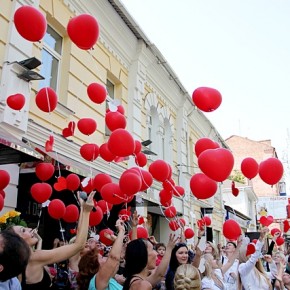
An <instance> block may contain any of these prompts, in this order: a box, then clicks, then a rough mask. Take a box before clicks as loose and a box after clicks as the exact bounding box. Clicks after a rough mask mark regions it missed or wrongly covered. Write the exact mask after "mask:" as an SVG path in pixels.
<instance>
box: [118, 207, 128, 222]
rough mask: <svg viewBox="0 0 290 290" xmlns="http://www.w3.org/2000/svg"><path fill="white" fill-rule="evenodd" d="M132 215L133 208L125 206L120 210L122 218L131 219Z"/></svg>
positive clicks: (119, 215) (119, 214)
mask: <svg viewBox="0 0 290 290" xmlns="http://www.w3.org/2000/svg"><path fill="white" fill-rule="evenodd" d="M130 216H131V208H130V207H128V209H126V208H123V209H121V210H120V211H119V213H118V217H119V218H121V219H122V220H123V221H125V222H126V221H129V220H130Z"/></svg>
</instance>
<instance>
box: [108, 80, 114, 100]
mask: <svg viewBox="0 0 290 290" xmlns="http://www.w3.org/2000/svg"><path fill="white" fill-rule="evenodd" d="M106 86H107V92H108V95H109V96H110V98H111V99H112V100H114V98H115V85H114V84H113V83H112V82H110V81H109V80H107V84H106Z"/></svg>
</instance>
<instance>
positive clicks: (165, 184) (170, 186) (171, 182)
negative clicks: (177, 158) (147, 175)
mask: <svg viewBox="0 0 290 290" xmlns="http://www.w3.org/2000/svg"><path fill="white" fill-rule="evenodd" d="M162 186H163V188H164V189H165V190H167V191H172V190H173V187H174V186H175V182H174V180H173V179H170V180H165V181H164V182H163V183H162Z"/></svg>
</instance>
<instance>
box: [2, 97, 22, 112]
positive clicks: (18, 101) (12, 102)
mask: <svg viewBox="0 0 290 290" xmlns="http://www.w3.org/2000/svg"><path fill="white" fill-rule="evenodd" d="M6 103H7V105H8V106H9V107H10V108H11V109H13V110H16V111H19V110H21V109H22V108H23V107H24V105H25V97H24V96H23V95H22V94H15V95H11V96H9V97H8V98H7V100H6Z"/></svg>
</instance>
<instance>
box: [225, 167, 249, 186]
mask: <svg viewBox="0 0 290 290" xmlns="http://www.w3.org/2000/svg"><path fill="white" fill-rule="evenodd" d="M229 179H230V180H232V181H235V182H239V183H242V184H245V183H246V179H245V176H244V175H243V174H242V172H241V171H239V170H237V169H235V170H234V173H233V174H232V175H230V177H229Z"/></svg>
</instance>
